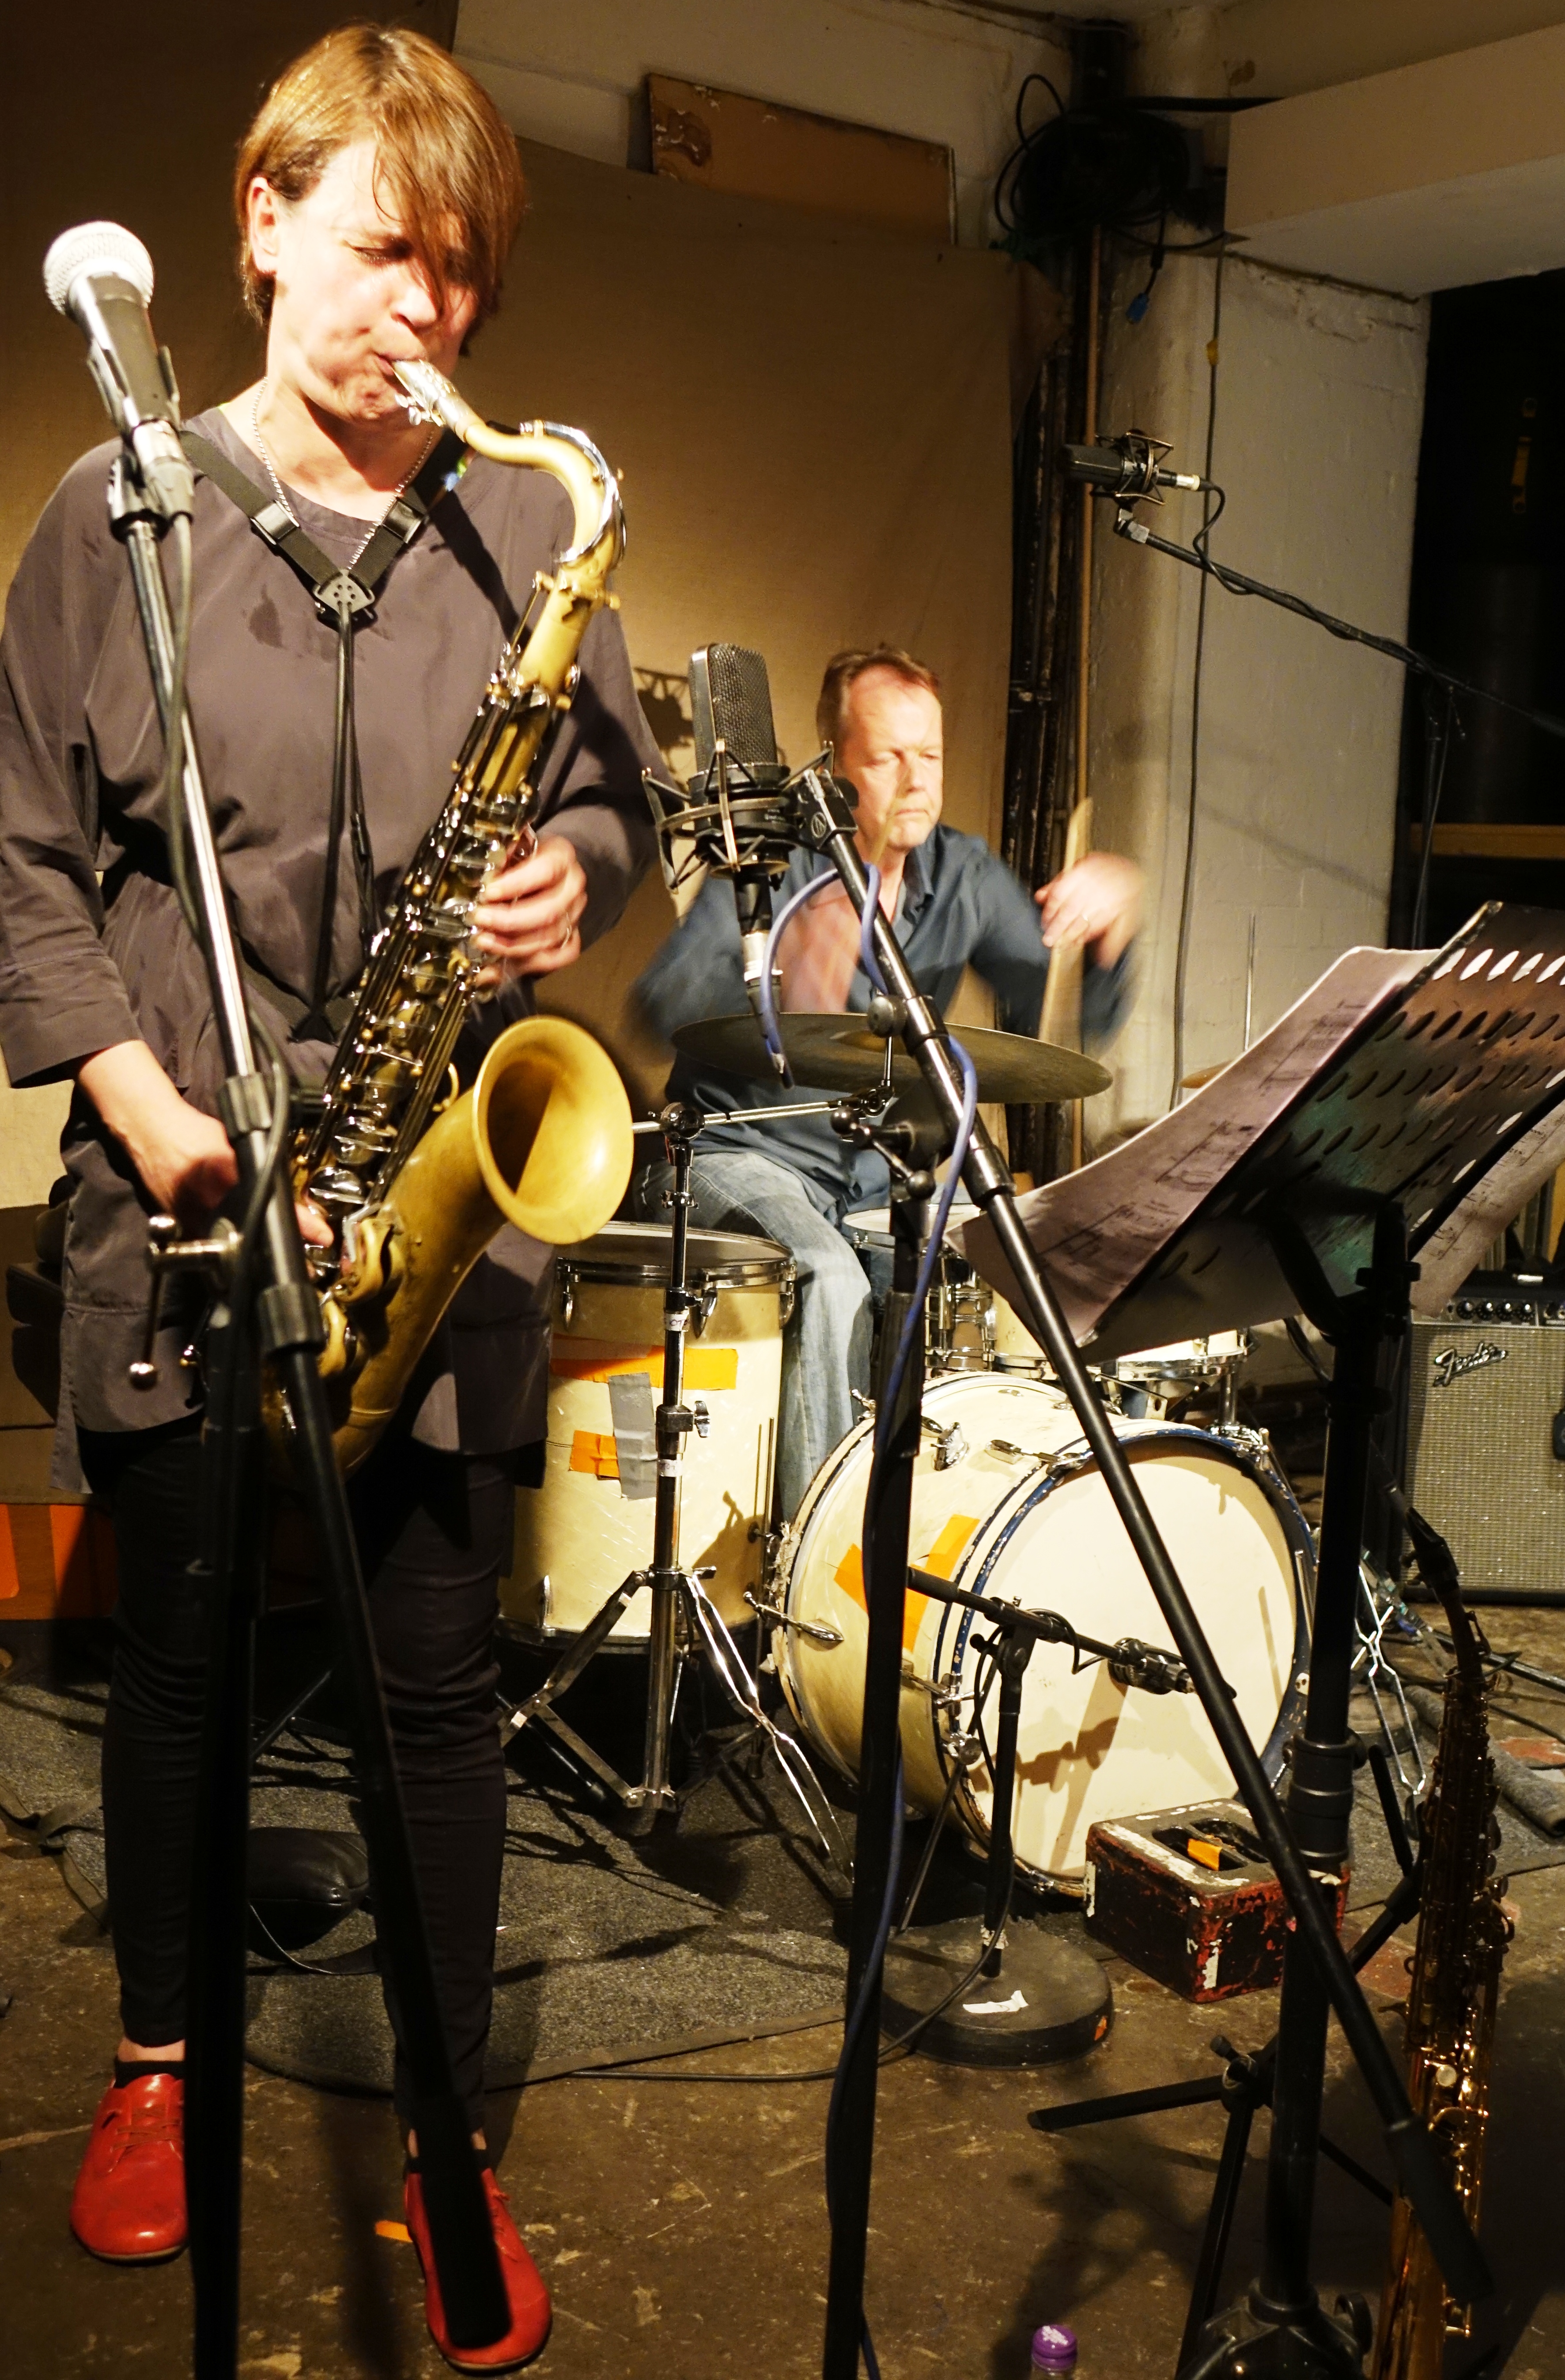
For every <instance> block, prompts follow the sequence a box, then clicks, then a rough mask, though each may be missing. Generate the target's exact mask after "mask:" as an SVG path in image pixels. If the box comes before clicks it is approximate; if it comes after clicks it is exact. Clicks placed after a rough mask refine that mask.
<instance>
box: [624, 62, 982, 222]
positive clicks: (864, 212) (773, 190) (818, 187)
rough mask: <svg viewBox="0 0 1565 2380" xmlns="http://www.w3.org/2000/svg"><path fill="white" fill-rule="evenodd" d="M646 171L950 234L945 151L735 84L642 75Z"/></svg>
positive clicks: (740, 194)
mask: <svg viewBox="0 0 1565 2380" xmlns="http://www.w3.org/2000/svg"><path fill="white" fill-rule="evenodd" d="M647 104H648V112H649V115H650V118H651V130H652V170H653V172H654V173H655V174H661V175H663V176H666V177H667V178H668V179H670V180H672V181H676V182H696V183H698V184H699V185H700V186H701V188H703V189H708V190H725V191H727V192H729V193H730V194H731V195H733V196H734V197H737V198H748V199H770V200H776V201H780V202H781V203H782V205H784V206H795V207H807V208H808V209H809V211H810V212H812V213H814V214H829V215H837V216H839V217H840V218H841V219H842V220H843V222H844V223H859V224H876V225H880V226H882V227H883V228H885V229H887V230H893V231H905V232H910V233H912V234H914V235H915V236H916V237H919V238H923V239H932V240H938V241H942V242H943V241H946V240H949V239H951V238H952V237H953V234H952V194H953V191H954V188H955V185H954V180H953V176H952V155H951V151H950V150H949V149H947V148H944V147H942V146H941V145H940V143H939V142H937V141H932V140H909V139H908V138H907V137H906V136H905V135H904V134H903V133H900V132H882V131H880V130H879V129H878V128H875V127H873V126H870V125H866V124H844V123H843V122H841V121H840V120H839V119H838V118H837V117H835V116H831V115H808V114H807V113H806V112H805V110H803V109H802V108H796V107H777V106H774V105H773V104H772V103H771V102H770V101H769V100H764V99H749V98H746V96H745V94H744V93H743V92H742V91H713V90H711V89H710V88H709V87H708V86H707V85H706V84H704V83H693V82H680V81H677V80H676V79H674V78H673V76H671V75H657V74H653V75H649V76H648V78H647Z"/></svg>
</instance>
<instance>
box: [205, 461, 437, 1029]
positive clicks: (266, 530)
mask: <svg viewBox="0 0 1565 2380" xmlns="http://www.w3.org/2000/svg"><path fill="white" fill-rule="evenodd" d="M179 436H180V440H181V443H183V445H184V448H185V452H186V454H187V455H188V456H189V458H190V460H191V462H192V463H193V464H194V465H195V467H196V468H197V470H198V471H200V472H201V473H202V474H203V476H204V477H205V478H207V479H209V480H211V481H212V485H213V487H214V488H218V489H220V490H221V491H222V492H223V494H224V495H225V496H226V497H227V498H228V500H229V502H230V503H231V504H237V506H238V509H239V510H240V512H242V513H243V514H244V515H245V516H246V517H247V518H248V520H249V524H250V527H251V528H253V529H254V531H255V533H256V535H257V536H258V537H259V538H261V540H263V541H264V542H265V543H266V544H267V545H269V546H270V547H271V548H272V550H273V553H280V554H281V555H282V557H283V559H284V561H285V563H287V564H288V565H289V567H290V568H291V569H293V570H295V571H296V572H297V574H298V576H299V577H300V578H302V579H303V581H304V583H305V585H306V586H307V587H308V588H309V591H310V593H311V595H312V596H313V597H314V598H315V608H316V610H317V611H318V612H319V613H320V614H321V618H322V620H324V621H325V622H326V623H327V625H329V626H330V627H332V628H333V629H334V630H335V632H336V638H337V690H336V706H335V712H336V715H335V724H334V734H333V739H332V747H333V748H332V795H331V807H330V810H329V813H328V819H327V827H326V850H325V864H324V868H323V880H322V884H321V919H320V924H319V927H318V929H317V931H316V941H315V963H314V965H313V968H312V969H311V975H310V991H309V999H308V1000H306V999H303V998H301V997H300V996H299V995H298V994H297V993H296V992H294V991H293V990H291V989H290V990H288V992H287V1000H288V1002H289V1003H290V1004H291V1007H297V1012H298V1013H297V1016H296V1015H294V1014H291V1009H290V1012H289V1022H290V1024H291V1026H292V1031H291V1033H290V1035H289V1038H290V1039H291V1040H294V1041H335V1040H336V1039H337V1038H338V1037H339V1035H340V1033H341V1030H342V1026H341V1022H340V1019H341V1017H342V1015H343V1014H344V1000H345V997H346V993H345V991H344V990H338V991H337V993H336V994H335V996H334V992H333V985H332V975H333V953H334V944H335V940H336V917H337V880H338V876H339V873H340V868H341V860H342V846H343V840H344V831H345V828H346V833H347V840H348V844H349V850H350V856H351V859H352V865H353V874H354V887H355V892H356V896H357V900H358V940H359V950H360V957H361V959H363V958H367V957H368V956H369V953H370V945H371V943H372V942H373V941H374V938H375V932H376V928H377V926H378V924H379V916H378V905H377V902H376V897H375V859H374V853H373V851H372V849H371V847H370V824H369V820H368V818H367V817H366V815H365V809H364V787H363V783H362V780H361V778H360V775H359V767H358V725H357V722H356V719H355V715H354V698H353V644H354V637H353V631H354V626H355V624H356V622H358V621H359V620H362V619H367V618H369V617H370V614H371V613H373V611H374V608H375V598H376V596H377V595H378V593H379V592H380V589H381V585H382V581H383V579H384V578H385V576H386V573H387V571H389V570H390V568H391V566H392V564H393V563H394V561H395V560H396V557H397V555H398V554H399V553H403V552H405V551H406V548H407V547H408V546H409V545H411V544H412V542H413V540H414V539H415V538H416V537H417V536H418V534H419V529H420V528H422V527H423V525H424V522H425V521H426V520H427V519H428V518H429V516H430V512H431V507H432V506H433V505H434V504H437V503H438V502H439V500H440V498H441V497H442V496H443V494H444V493H445V492H446V491H447V490H448V489H449V488H453V487H455V484H456V480H457V477H458V474H459V471H460V468H461V458H462V455H463V454H464V452H465V449H464V447H463V443H462V441H461V439H460V438H458V437H457V436H456V435H455V432H454V431H449V430H447V431H443V432H442V434H441V436H440V437H439V438H437V439H436V441H435V443H434V445H433V446H432V447H431V450H430V452H429V454H428V455H426V456H425V457H424V460H423V462H422V464H421V465H420V466H419V470H418V472H417V473H416V474H415V476H414V477H413V478H412V479H411V480H409V481H408V483H407V485H406V488H404V489H403V491H402V492H401V493H400V495H397V496H395V497H394V498H393V500H392V503H391V505H390V507H389V508H388V510H387V513H386V516H385V518H384V520H382V522H381V524H380V526H379V528H377V529H376V530H375V532H374V534H373V536H372V537H371V538H370V540H369V542H368V543H367V544H366V546H365V548H364V551H363V552H362V553H360V554H359V556H358V560H357V561H356V562H353V563H350V564H347V565H344V564H342V563H340V562H334V561H333V560H332V558H331V556H330V555H329V554H327V553H322V552H321V548H320V546H318V545H317V544H316V542H315V540H314V539H313V538H312V537H311V536H310V534H309V530H308V529H305V528H300V527H299V524H298V522H297V520H295V518H294V516H293V515H292V513H290V512H289V510H288V508H287V506H286V505H285V504H279V503H278V501H277V499H276V498H275V496H269V495H267V494H266V493H264V492H263V491H262V490H261V489H260V488H258V487H257V486H256V485H255V483H254V481H253V480H249V479H248V478H247V477H246V475H245V473H244V472H243V471H241V470H240V469H239V468H238V466H237V464H234V463H231V462H230V461H229V460H228V457H227V455H224V454H223V453H222V452H221V450H220V449H219V448H218V447H216V446H214V445H213V444H212V441H211V439H210V438H203V437H202V435H201V433H200V431H199V430H182V431H180V433H179ZM258 988H259V989H262V990H263V992H264V996H265V997H268V998H270V999H272V1000H273V1002H275V1001H276V990H275V988H273V989H266V988H264V987H256V986H254V985H253V983H252V989H258ZM349 1006H351V1002H349Z"/></svg>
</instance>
